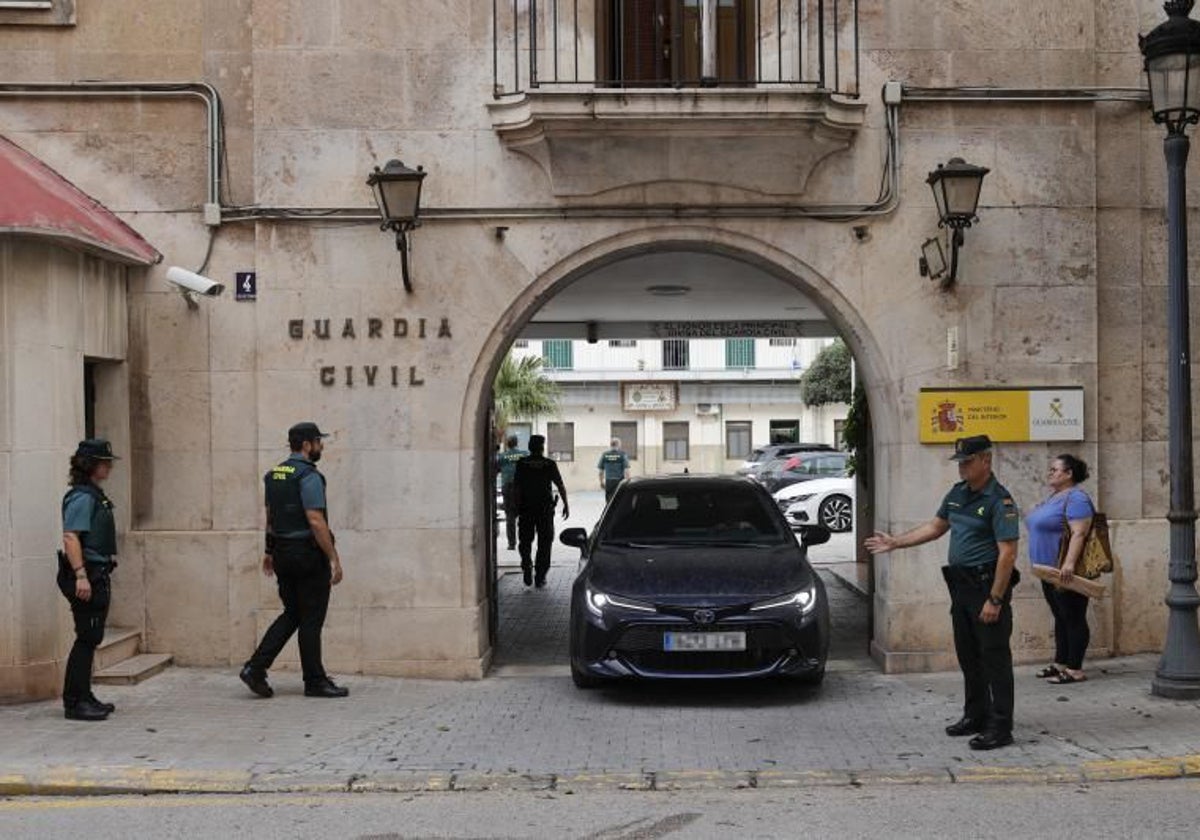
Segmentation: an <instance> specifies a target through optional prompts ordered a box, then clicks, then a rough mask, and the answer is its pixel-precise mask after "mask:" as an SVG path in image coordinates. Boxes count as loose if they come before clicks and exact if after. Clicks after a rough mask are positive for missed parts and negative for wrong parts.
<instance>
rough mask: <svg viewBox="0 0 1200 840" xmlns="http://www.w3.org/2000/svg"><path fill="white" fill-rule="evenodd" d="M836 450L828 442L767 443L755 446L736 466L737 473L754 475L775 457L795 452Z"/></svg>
mask: <svg viewBox="0 0 1200 840" xmlns="http://www.w3.org/2000/svg"><path fill="white" fill-rule="evenodd" d="M820 451H824V452H836V451H837V450H835V449H834V448H833V447H832V446H830V445H829V444H828V443H768V444H765V445H763V446H756V447H755V448H754V451H752V452H751V453H750V456H749V457H748V458H746V460H745V461H743V462H742V465H741V466H740V467H738V469H737V474H738V475H748V476H751V477H755V476H757V475H758V471H759V470H761V469H762V468H763V465H764V464H766V463H768V462H770V461H773V460H775V459H776V458H786V457H787V456H789V455H795V454H796V453H797V452H820Z"/></svg>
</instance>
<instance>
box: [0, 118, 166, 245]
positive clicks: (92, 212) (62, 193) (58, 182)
mask: <svg viewBox="0 0 1200 840" xmlns="http://www.w3.org/2000/svg"><path fill="white" fill-rule="evenodd" d="M6 233H7V234H14V235H17V236H31V237H39V238H43V239H53V240H55V241H57V242H60V243H61V244H63V245H64V246H66V247H73V248H80V249H83V250H86V251H91V252H93V253H98V254H100V255H102V256H106V257H109V258H110V259H115V260H118V261H120V262H125V263H133V264H135V265H153V264H154V263H157V262H159V261H160V260H162V254H160V253H158V251H156V250H155V249H154V247H153V246H152V245H151V244H150V243H149V242H147V241H146V240H145V239H143V238H142V237H141V236H140V235H139V234H138V232H137V231H135V230H134V229H133V228H131V227H130V226H129V225H127V224H125V223H124V222H123V221H121V220H120V219H119V218H117V216H116V215H115V214H113V212H112V211H111V210H109V209H108V208H106V207H105V206H104V205H103V204H101V203H100V202H98V201H96V199H94V198H92V197H91V196H90V195H88V194H87V193H85V192H83V191H82V190H80V189H79V188H78V187H76V186H75V185H74V184H72V183H71V182H70V181H68V180H67V179H66V178H64V177H62V176H61V175H59V174H58V173H57V172H55V171H54V170H53V169H51V168H50V167H49V166H47V165H46V164H45V163H43V162H42V161H41V160H38V159H37V158H36V157H34V156H33V155H31V154H29V152H27V151H25V150H24V149H22V148H21V147H20V146H17V145H16V144H14V143H13V142H11V141H10V140H8V139H7V138H5V137H2V136H0V235H2V234H6Z"/></svg>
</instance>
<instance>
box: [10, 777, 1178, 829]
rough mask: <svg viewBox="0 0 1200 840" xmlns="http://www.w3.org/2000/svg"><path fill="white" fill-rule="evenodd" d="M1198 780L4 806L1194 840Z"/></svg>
mask: <svg viewBox="0 0 1200 840" xmlns="http://www.w3.org/2000/svg"><path fill="white" fill-rule="evenodd" d="M1198 796H1200V781H1196V780H1185V781H1160V782H1110V783H1101V784H1096V785H1091V786H1086V785H1052V786H1036V787H1035V786H1026V785H1008V784H999V785H979V784H957V785H930V786H925V785H893V786H885V787H866V788H861V789H855V788H850V787H839V788H807V789H803V790H797V791H771V792H768V791H756V790H747V791H685V792H674V793H634V792H625V793H587V792H578V793H575V794H574V795H569V794H566V793H564V792H544V793H522V792H507V793H499V792H494V793H426V794H392V795H383V794H330V795H325V796H282V795H259V796H253V795H244V796H207V797H205V796H157V797H96V798H91V799H21V800H9V801H0V826H2V829H0V830H2V833H3V835H4V837H5V838H8V840H17V838H39V840H40V838H47V837H82V836H86V837H88V838H89V840H108V839H109V838H113V840H116V838H121V840H124V838H128V837H155V838H172V837H188V838H207V837H214V838H229V837H253V838H254V840H267V838H288V839H289V840H291V839H292V838H307V837H322V838H363V839H364V840H366V838H378V840H384V838H388V839H389V840H390V838H397V840H398V838H431V837H439V838H543V837H544V838H556V840H557V838H562V839H563V840H568V838H580V840H656V838H674V837H678V838H685V837H686V838H689V840H692V838H728V837H745V838H772V837H780V838H795V837H811V838H842V837H846V838H858V837H863V838H873V837H884V838H887V840H899V839H900V838H909V837H911V838H921V839H922V840H925V839H926V838H932V837H972V838H991V837H995V838H1005V840H1015V838H1024V837H1031V838H1032V837H1036V838H1064V839H1065V840H1078V838H1081V837H1083V838H1088V840H1097V839H1098V838H1106V837H1114V838H1116V837H1119V838H1129V837H1155V838H1173V837H1194V836H1195V834H1196V825H1195V817H1196V801H1197V797H1198Z"/></svg>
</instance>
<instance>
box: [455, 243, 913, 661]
mask: <svg viewBox="0 0 1200 840" xmlns="http://www.w3.org/2000/svg"><path fill="white" fill-rule="evenodd" d="M664 260H666V261H671V260H675V261H677V262H678V263H679V264H680V269H681V271H683V272H685V273H687V276H688V278H689V279H687V280H685V279H680V280H679V281H678V284H677V285H684V286H691V287H695V286H696V285H699V286H700V287H701V289H700V290H701V292H703V294H701V295H699V296H698V297H700V298H702V299H703V300H702V303H701V306H700V307H699V309H698V310H696V309H695V307H693V310H694V311H692V312H690V313H689V314H686V315H682V316H681V315H679V314H678V309H677V308H675V309H672V308H671V307H667V306H664V307H662V308H661V309H658V310H656V311H645V310H641V311H639V312H638V315H637V319H636V321H634V320H633V319H632V318H630V317H626V319H625V321H623V322H621V323H617V322H615V320H614V319H612V318H611V317H610V316H611V314H612V313H611V311H610V310H611V307H606V306H605V302H604V297H603V295H604V294H606V293H607V294H609V295H614V296H616V297H617V298H618V300H619V299H620V296H621V295H622V294H624V293H625V292H627V291H628V289H627V288H624V287H623V286H622V285H621V283H620V282H619V278H621V277H622V275H623V273H628V270H630V269H631V267H636V268H638V269H646V268H647V267H653V266H654V265H656V264H657V265H659V266H661V265H662V263H663V261H664ZM731 266H735V267H736V268H735V269H734V270H733V271H732V273H731V272H730V267H731ZM698 267H699V268H701V269H703V270H705V271H710V272H711V271H713V270H716V273H717V274H720V273H721V271H724V272H725V276H724V277H717V278H715V281H716V282H717V283H718V284H719V283H720V282H721V281H722V280H723V281H725V282H726V285H725V287H724V288H723V289H716V292H719V293H716V294H710V293H713V292H714V288H715V287H714V286H713V282H712V281H714V278H712V277H708V278H701V280H700V281H699V282H697V280H696V274H695V271H696V269H697V268H698ZM718 269H719V270H718ZM633 273H634V274H636V272H633ZM645 280H646V278H645V276H644V273H643V275H639V276H636V277H635V278H634V279H633V280H632V281H631V282H632V283H633V284H634V285H637V284H641V285H643V286H645ZM730 280H733V281H736V282H735V283H733V284H730V283H729V282H728V281H730ZM597 281H604V282H603V283H600V282H597ZM755 284H757V286H756V285H755ZM663 285H670V284H663ZM772 288H773V289H775V290H777V293H778V294H780V295H781V296H786V295H791V296H792V297H791V298H790V299H788V300H786V301H782V300H781V302H783V303H784V305H782V306H780V307H779V309H780V310H783V312H784V315H783V317H780V316H779V314H778V313H777V312H776V313H772V314H771V315H770V316H766V317H764V313H763V310H762V309H761V308H760V309H758V310H755V308H754V305H753V303H754V302H757V303H758V304H762V303H763V300H762V294H763V292H764V291H767V290H769V289H772ZM692 291H695V289H694V288H693V289H692ZM748 301H750V304H751V305H749V307H747V302H748ZM805 305H810V309H811V311H809V312H806V313H804V316H803V317H799V316H795V315H792V312H791V310H803V309H804V308H805ZM731 320H733V321H743V322H745V323H750V324H761V323H762V322H764V321H777V322H780V323H784V324H790V325H792V326H793V327H794V329H795V334H797V335H801V336H803V335H806V334H807V335H836V336H839V337H841V338H842V339H843V340H844V341H845V342H846V344H847V346H848V347H849V348H850V350H851V352H852V354H853V356H854V358H855V360H856V363H857V375H858V378H859V380H860V381H861V382H862V383H863V385H864V387H865V389H866V392H867V397H868V402H869V405H870V409H871V414H872V433H873V438H874V440H873V443H874V444H875V445H876V446H877V447H885V446H886V445H888V444H889V443H891V442H892V441H894V440H895V439H896V438H897V435H898V422H899V421H898V416H897V412H896V410H895V401H894V400H891V399H886V398H883V395H884V394H885V393H886V392H887V391H888V390H889V389H888V386H887V383H889V382H890V381H891V380H890V377H889V376H888V375H887V372H886V360H885V359H884V357H883V355H882V353H881V351H880V350H879V348H878V346H877V345H876V343H875V342H874V341H873V339H872V337H871V335H870V333H869V332H868V331H867V330H866V329H865V327H864V324H863V322H862V320H861V319H860V317H859V315H858V313H857V312H856V311H855V309H854V307H853V306H851V305H850V303H849V302H848V300H847V299H846V297H845V296H844V295H843V294H842V293H841V292H840V290H839V289H838V288H837V287H836V285H835V284H833V283H832V282H830V281H829V280H828V279H827V278H825V277H823V276H821V275H820V274H819V273H817V272H816V271H814V270H813V269H812V268H811V267H810V266H809V265H808V264H807V263H805V262H803V261H802V260H799V259H797V258H796V257H795V256H794V255H793V254H791V253H788V252H786V251H784V250H782V249H781V248H779V247H777V246H776V245H773V244H771V243H769V242H766V241H764V240H763V239H760V238H757V237H755V236H752V235H749V234H746V233H741V232H735V231H730V230H727V229H721V228H714V227H708V226H702V225H677V226H676V225H671V226H663V227H655V228H645V229H640V230H637V231H632V232H626V233H621V234H617V235H614V236H610V237H608V238H605V239H601V240H599V241H596V242H594V243H592V244H591V245H589V246H587V247H585V248H583V249H581V250H579V251H577V252H576V253H573V254H571V255H570V256H568V257H566V258H565V259H562V260H561V261H559V262H558V263H557V264H555V265H553V266H552V267H550V268H549V269H547V270H545V271H542V272H541V274H540V276H538V277H537V278H536V279H535V280H533V282H532V283H531V284H530V285H529V286H528V287H527V288H526V289H525V290H524V291H523V292H522V293H521V294H520V295H518V296H517V298H516V299H515V300H514V301H513V302H512V304H511V305H510V306H509V308H508V309H507V310H506V311H505V312H504V314H503V315H502V317H501V318H500V319H499V321H498V324H497V326H496V328H495V329H494V330H493V332H492V334H491V335H490V336H489V337H488V339H487V341H486V343H485V345H484V350H483V352H482V353H481V355H480V357H479V360H478V362H477V365H476V367H475V369H474V371H473V373H472V377H471V383H470V388H469V389H468V392H467V400H466V403H465V404H464V420H466V421H468V422H465V423H464V429H470V430H472V432H471V433H472V440H471V442H470V445H471V446H473V447H474V448H475V450H476V452H477V458H476V470H475V472H476V475H475V477H474V481H475V486H476V491H477V492H476V494H475V498H474V499H473V501H474V505H473V510H471V511H464V516H465V517H468V518H471V519H472V521H473V522H474V523H475V527H474V545H475V551H474V560H475V564H476V567H475V569H474V571H475V573H476V575H477V578H476V579H477V580H478V581H480V583H481V585H482V587H483V588H484V589H485V591H487V592H488V593H489V596H488V601H489V610H488V613H489V616H488V621H489V624H490V625H491V633H490V638H491V641H492V644H493V646H494V645H495V643H496V641H497V639H496V631H497V624H498V615H497V611H496V609H495V607H496V603H497V588H496V577H497V576H496V574H495V568H496V563H497V552H496V544H495V540H494V537H493V530H492V528H493V522H494V520H493V513H494V510H495V507H494V504H495V494H494V490H493V487H494V485H493V484H492V483H491V481H490V480H489V476H490V475H491V473H490V472H489V471H488V468H487V465H488V464H489V463H490V462H491V460H492V456H493V451H492V448H491V447H492V442H493V440H494V438H493V437H492V435H491V427H490V416H489V415H490V407H491V390H490V388H491V383H492V381H493V380H494V377H495V375H496V372H497V370H498V369H499V366H500V364H501V361H502V360H503V357H504V355H505V353H506V352H507V351H508V350H509V348H510V347H511V346H512V345H513V343H514V342H515V341H516V340H518V339H520V338H522V337H523V336H539V337H544V338H551V337H553V338H557V339H567V340H569V339H575V340H586V339H589V338H590V339H591V340H593V341H594V340H596V339H602V340H605V341H608V340H620V339H626V338H632V339H636V338H638V337H639V336H640V337H642V338H647V337H650V333H651V332H653V333H654V334H656V335H659V336H660V337H661V336H666V335H667V334H668V333H664V332H662V324H663V323H664V322H667V323H670V324H673V325H674V326H675V328H676V329H678V328H679V325H680V324H681V323H683V324H687V323H693V324H696V323H707V322H723V323H727V322H729V321H731ZM783 329H784V330H785V331H786V329H788V327H784V328H783ZM670 334H678V333H670ZM682 334H687V330H686V328H685V329H683V332H682ZM755 442H756V443H757V442H758V441H755ZM464 444H466V441H464ZM879 451H883V450H882V449H880V450H879ZM887 460H888V459H886V458H879V457H874V456H873V455H872V456H870V462H871V468H872V469H871V472H872V473H873V486H874V487H876V488H881V487H886V486H887V474H886V473H887V469H888V464H887ZM878 498H879V494H877V493H873V494H871V496H869V497H868V498H867V500H866V501H867V504H866V505H860V509H866V510H869V511H873V512H876V513H877V512H878V511H879V508H878V505H877V500H878ZM467 503H469V502H467ZM856 519H859V518H858V517H856ZM871 521H873V517H872V518H871V519H860V520H859V521H858V522H857V527H858V529H859V530H861V529H862V528H865V527H870V524H871ZM571 524H579V523H578V522H572V523H571ZM584 524H587V523H584ZM559 525H560V526H561V522H560V523H559ZM843 546H844V549H843V550H846V551H849V552H850V554H851V556H852V557H853V554H854V552H855V548H854V541H853V539H850V540H849V541H845V542H843ZM872 580H873V573H871V570H870V569H868V574H867V575H866V576H864V579H863V580H862V586H863V587H864V588H865V590H866V594H867V597H868V605H867V607H866V609H867V612H868V616H869V615H873V613H874V609H873V607H874V604H873V603H872V601H871V593H872V591H873V586H872ZM868 621H869V618H868ZM869 637H870V629H869V627H868V629H867V630H866V635H865V636H864V638H863V639H862V640H861V641H862V653H863V654H864V655H865V653H866V647H867V643H868V642H869ZM564 664H565V663H564Z"/></svg>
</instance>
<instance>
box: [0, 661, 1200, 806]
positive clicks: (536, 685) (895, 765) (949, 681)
mask: <svg viewBox="0 0 1200 840" xmlns="http://www.w3.org/2000/svg"><path fill="white" fill-rule="evenodd" d="M1155 661H1156V660H1155V658H1154V657H1149V656H1143V657H1133V658H1128V659H1121V660H1112V661H1108V662H1096V663H1095V664H1094V665H1093V668H1092V673H1093V675H1094V677H1093V679H1092V680H1091V681H1089V682H1088V683H1087V684H1084V685H1077V686H1070V687H1069V688H1065V687H1054V686H1048V685H1043V684H1041V683H1039V682H1037V681H1036V680H1034V679H1033V678H1032V676H1031V672H1032V667H1024V668H1021V669H1020V672H1019V674H1018V680H1019V682H1018V685H1019V689H1018V707H1017V722H1018V726H1017V731H1016V736H1017V744H1016V745H1015V746H1014V747H1012V748H1009V749H1005V750H999V751H996V752H994V753H986V754H979V753H972V752H971V751H970V750H968V749H967V747H966V744H965V742H964V741H963V740H961V739H951V738H947V737H946V736H945V735H943V734H942V732H941V728H942V726H943V725H944V724H945V723H946V722H948V721H950V720H952V719H954V718H956V717H957V714H958V710H959V704H960V699H959V691H960V686H959V678H958V675H957V674H928V675H918V676H903V677H897V676H885V675H882V674H879V673H877V672H875V671H872V670H860V669H856V668H849V669H836V668H835V669H834V670H832V671H831V672H830V673H829V674H828V676H827V677H826V681H825V684H824V686H823V687H821V688H820V689H817V690H802V689H797V688H794V687H789V686H787V685H781V684H777V683H735V684H708V683H706V684H699V685H697V684H686V685H685V684H664V685H637V684H631V685H623V686H616V687H612V688H606V689H602V690H596V691H579V690H577V689H575V688H574V686H573V685H572V684H571V681H570V678H569V677H565V676H564V677H530V678H519V679H488V680H484V681H481V682H473V683H447V682H433V681H421V680H402V679H386V678H368V677H348V678H346V679H345V682H346V684H347V685H349V686H350V687H351V690H352V691H353V694H352V696H351V697H350V698H349V699H348V700H344V701H325V700H315V699H307V698H304V697H303V696H302V694H301V691H300V685H299V679H298V678H297V676H296V675H294V674H278V675H275V677H274V682H275V685H276V690H277V692H278V693H277V695H276V697H275V698H274V699H271V700H260V699H256V698H253V697H251V696H250V695H249V694H248V693H247V692H246V690H245V689H244V687H243V686H242V685H241V684H240V683H239V682H238V680H237V677H236V674H235V673H234V671H233V669H228V670H220V671H218V670H209V669H182V668H176V669H171V670H168V671H167V672H165V673H164V674H162V675H160V676H158V677H155V678H154V679H152V680H150V681H148V682H146V683H144V684H142V685H140V686H131V687H119V688H117V687H114V688H109V689H106V691H105V692H104V694H103V696H104V697H105V698H107V699H111V700H112V701H114V702H115V703H117V705H118V712H117V713H116V714H115V715H114V716H113V717H112V718H111V719H110V720H109V721H107V722H105V723H102V724H93V725H88V724H80V723H73V722H69V721H65V720H64V719H63V718H62V713H61V710H60V708H59V705H58V704H57V703H56V702H44V703H34V704H29V705H24V706H8V707H4V708H0V731H3V732H4V733H5V737H4V738H3V739H0V768H3V772H5V773H26V772H33V771H38V770H44V769H46V768H55V767H83V768H100V769H103V768H108V767H120V768H146V769H158V770H163V769H169V770H176V771H179V770H195V771H203V770H228V771H246V772H252V773H258V774H278V777H279V778H282V779H285V780H286V779H289V778H290V779H294V780H296V781H297V782H306V783H311V782H312V781H313V780H323V779H329V780H341V781H343V782H344V781H345V780H346V779H348V778H350V777H366V778H371V777H373V776H376V775H379V774H385V775H386V774H388V773H396V772H406V771H453V772H459V773H462V772H473V773H521V774H532V775H544V774H556V775H570V774H577V773H600V772H604V773H615V772H628V773H630V774H634V777H635V778H636V774H641V773H647V772H655V773H666V772H671V771H691V770H705V771H722V770H725V771H753V772H758V773H765V772H769V771H773V770H774V771H782V772H797V771H847V772H856V773H864V772H873V773H889V772H892V773H896V772H911V771H914V770H928V771H930V772H938V773H944V772H946V771H947V769H949V770H951V771H955V770H959V771H961V770H962V769H964V768H971V767H976V768H987V767H1001V768H1003V767H1026V768H1028V767H1057V766H1063V765H1077V764H1079V763H1080V762H1086V761H1089V760H1096V759H1129V758H1137V759H1146V758H1155V757H1165V756H1175V755H1182V754H1195V753H1200V727H1198V726H1196V720H1197V712H1198V711H1200V704H1198V703H1195V702H1179V701H1168V700H1162V699H1159V698H1155V697H1151V696H1149V694H1148V686H1149V681H1150V677H1151V674H1152V673H1153V668H1154V664H1155ZM81 736H84V737H81Z"/></svg>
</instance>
